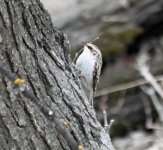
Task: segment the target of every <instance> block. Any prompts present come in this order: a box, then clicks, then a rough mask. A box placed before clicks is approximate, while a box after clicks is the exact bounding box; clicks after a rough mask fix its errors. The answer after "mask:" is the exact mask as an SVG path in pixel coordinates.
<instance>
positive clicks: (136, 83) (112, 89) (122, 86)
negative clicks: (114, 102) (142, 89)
mask: <svg viewBox="0 0 163 150" xmlns="http://www.w3.org/2000/svg"><path fill="white" fill-rule="evenodd" d="M155 79H156V81H163V76H162V75H160V76H156V77H155ZM144 84H149V82H148V81H146V80H144V79H139V80H136V81H131V82H128V83H124V84H119V85H115V86H112V87H109V88H105V89H102V90H99V91H97V92H96V97H99V96H102V95H107V94H110V93H115V92H119V91H123V90H128V89H131V88H135V87H138V86H141V85H144Z"/></svg>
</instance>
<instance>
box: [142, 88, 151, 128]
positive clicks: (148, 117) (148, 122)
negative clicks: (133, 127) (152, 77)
mask: <svg viewBox="0 0 163 150" xmlns="http://www.w3.org/2000/svg"><path fill="white" fill-rule="evenodd" d="M140 88H141V90H142V91H143V92H146V91H144V90H145V89H143V87H140ZM142 102H143V105H144V111H145V115H146V123H145V126H146V128H147V129H149V127H151V125H152V110H151V106H150V102H149V99H148V98H147V97H146V96H143V97H142Z"/></svg>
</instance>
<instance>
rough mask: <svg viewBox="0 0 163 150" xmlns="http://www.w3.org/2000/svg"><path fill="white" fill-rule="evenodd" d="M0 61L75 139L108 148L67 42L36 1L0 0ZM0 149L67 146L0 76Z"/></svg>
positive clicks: (91, 146) (32, 105)
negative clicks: (63, 123) (64, 121)
mask: <svg viewBox="0 0 163 150" xmlns="http://www.w3.org/2000/svg"><path fill="white" fill-rule="evenodd" d="M0 65H3V67H4V68H5V69H7V70H10V71H11V72H12V73H15V74H16V75H18V76H19V77H21V78H23V79H25V80H26V84H27V87H28V89H29V91H31V93H34V95H35V96H36V97H37V99H38V100H39V101H40V103H41V104H42V105H43V106H44V107H45V108H48V109H51V110H52V111H53V112H54V114H55V116H56V117H57V118H58V119H59V120H60V121H61V123H62V121H63V120H65V119H66V120H68V122H69V124H68V125H67V126H65V128H66V131H67V132H70V134H71V136H72V137H73V139H74V140H75V142H76V143H77V144H83V146H84V149H86V150H87V149H89V150H93V149H95V150H113V149H114V148H113V147H112V144H111V141H110V137H109V135H108V134H107V133H106V132H105V130H104V128H102V126H101V125H100V123H99V122H98V121H97V119H96V115H95V112H94V110H93V109H92V107H91V106H90V104H89V103H88V101H87V99H86V97H85V95H84V94H83V92H82V89H81V88H80V82H79V79H78V77H77V76H76V74H75V72H74V70H73V67H72V65H71V58H70V48H69V42H68V40H67V38H66V36H65V35H64V34H63V33H62V32H60V31H58V30H57V29H55V28H54V27H53V25H52V23H51V18H50V16H49V14H48V13H47V12H46V11H45V10H44V8H43V6H42V5H41V3H40V2H39V0H25V1H18V0H0ZM0 83H1V84H0V146H1V149H13V150H14V149H16V150H17V149H22V150H26V149H39V150H45V149H57V150H58V149H59V150H62V149H64V150H65V149H71V148H70V145H69V144H68V143H69V141H67V140H65V137H63V135H62V134H61V133H60V132H58V130H57V127H56V126H55V123H52V122H51V121H50V120H49V119H48V118H47V116H45V115H43V113H42V111H41V110H40V109H39V107H38V106H37V105H35V103H33V102H31V101H30V100H29V98H26V97H25V96H24V95H22V94H17V88H16V87H15V86H14V85H13V83H12V82H11V81H10V80H9V79H8V78H6V77H5V76H4V75H2V74H1V75H0Z"/></svg>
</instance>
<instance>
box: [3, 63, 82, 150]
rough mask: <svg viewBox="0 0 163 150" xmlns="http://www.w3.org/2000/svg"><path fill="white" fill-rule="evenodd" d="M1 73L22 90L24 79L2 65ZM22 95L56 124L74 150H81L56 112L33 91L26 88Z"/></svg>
mask: <svg viewBox="0 0 163 150" xmlns="http://www.w3.org/2000/svg"><path fill="white" fill-rule="evenodd" d="M0 72H1V73H2V74H4V75H5V77H7V78H8V79H9V80H11V81H12V82H13V84H15V86H17V87H18V88H21V86H22V85H23V83H24V79H20V78H18V77H16V75H15V74H13V73H11V72H9V71H8V70H6V69H5V68H4V67H2V65H0ZM19 92H20V93H22V94H23V95H24V96H25V97H26V98H28V99H30V100H31V101H32V102H33V103H35V104H36V105H37V107H38V108H39V109H40V110H41V112H42V113H43V114H44V115H45V116H46V117H47V118H48V119H49V120H50V121H52V122H53V123H55V128H56V130H57V131H58V133H59V134H61V135H62V137H63V138H64V139H65V140H66V141H67V143H68V144H69V146H70V147H71V149H72V150H77V149H79V146H80V145H81V144H80V145H78V144H77V142H76V141H75V139H74V138H73V136H72V135H71V134H70V132H69V131H68V130H67V129H66V128H65V125H64V124H63V123H62V122H61V121H60V120H59V119H58V118H57V117H56V116H55V114H54V112H53V111H51V110H49V109H48V108H46V107H45V106H44V105H42V104H41V102H40V100H39V99H38V98H37V97H36V96H35V95H34V93H32V92H31V91H28V90H27V89H26V88H24V89H23V90H22V89H21V90H19Z"/></svg>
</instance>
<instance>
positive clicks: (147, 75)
mask: <svg viewBox="0 0 163 150" xmlns="http://www.w3.org/2000/svg"><path fill="white" fill-rule="evenodd" d="M143 48H146V46H144V47H143ZM148 60H149V56H148V54H147V53H145V52H142V53H141V54H139V56H138V58H137V62H136V69H137V70H138V71H139V72H140V74H141V75H142V76H143V77H144V79H145V80H146V81H148V82H149V83H150V84H151V85H152V87H153V88H154V89H155V91H156V92H157V93H158V94H159V95H160V97H161V98H162V99H163V90H162V88H161V86H160V85H159V84H158V82H157V81H156V79H155V77H154V76H153V75H152V73H151V72H150V66H149V65H148V64H147V62H148Z"/></svg>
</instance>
